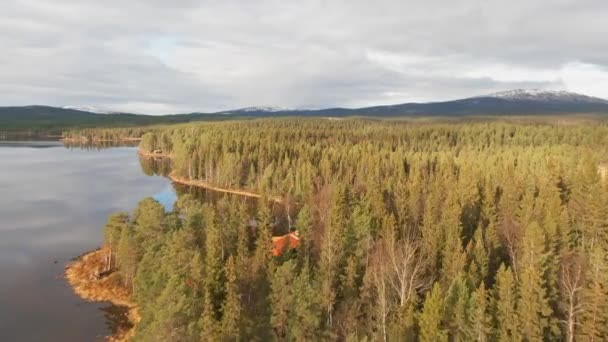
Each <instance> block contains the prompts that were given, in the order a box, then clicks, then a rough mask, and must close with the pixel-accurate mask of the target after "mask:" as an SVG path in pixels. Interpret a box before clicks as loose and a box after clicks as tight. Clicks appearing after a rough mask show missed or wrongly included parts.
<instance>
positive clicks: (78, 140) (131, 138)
mask: <svg viewBox="0 0 608 342" xmlns="http://www.w3.org/2000/svg"><path fill="white" fill-rule="evenodd" d="M59 137H61V136H59ZM59 140H60V141H64V142H77V143H96V142H121V141H141V138H133V137H125V138H119V139H92V140H89V139H82V138H61V139H59Z"/></svg>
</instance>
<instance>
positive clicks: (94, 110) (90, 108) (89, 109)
mask: <svg viewBox="0 0 608 342" xmlns="http://www.w3.org/2000/svg"><path fill="white" fill-rule="evenodd" d="M61 108H63V109H73V110H78V111H81V112H89V113H94V114H122V113H123V112H122V111H116V110H112V109H107V108H101V107H96V106H82V107H80V106H63V107H61Z"/></svg>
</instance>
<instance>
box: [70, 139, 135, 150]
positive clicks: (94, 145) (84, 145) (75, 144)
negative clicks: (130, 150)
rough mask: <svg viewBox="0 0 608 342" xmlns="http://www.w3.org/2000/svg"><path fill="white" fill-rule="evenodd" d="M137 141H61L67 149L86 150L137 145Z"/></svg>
mask: <svg viewBox="0 0 608 342" xmlns="http://www.w3.org/2000/svg"><path fill="white" fill-rule="evenodd" d="M138 144H139V142H137V141H95V142H80V141H63V146H65V147H66V148H69V149H81V150H86V151H99V150H104V149H107V148H113V147H137V145H138Z"/></svg>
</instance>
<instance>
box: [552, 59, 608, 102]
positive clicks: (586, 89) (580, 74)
mask: <svg viewBox="0 0 608 342" xmlns="http://www.w3.org/2000/svg"><path fill="white" fill-rule="evenodd" d="M561 78H562V80H563V82H564V84H565V85H566V89H567V90H570V91H574V92H580V93H584V94H586V95H590V96H598V97H603V98H608V96H607V95H608V70H606V68H602V67H600V66H598V65H594V64H588V63H581V62H573V63H568V64H566V65H565V66H564V67H563V68H562V70H561Z"/></svg>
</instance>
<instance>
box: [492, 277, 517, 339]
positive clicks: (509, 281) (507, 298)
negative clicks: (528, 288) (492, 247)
mask: <svg viewBox="0 0 608 342" xmlns="http://www.w3.org/2000/svg"><path fill="white" fill-rule="evenodd" d="M518 302H519V300H518V293H517V282H516V280H515V276H514V275H513V272H512V271H511V269H509V268H507V267H505V266H504V265H501V266H500V268H499V269H498V272H497V273H496V322H497V330H498V331H497V335H498V336H497V337H498V340H499V341H504V342H507V341H520V340H521V339H522V336H521V331H520V325H519V322H520V320H519V318H518V315H519V313H518V308H517V303H518Z"/></svg>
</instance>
